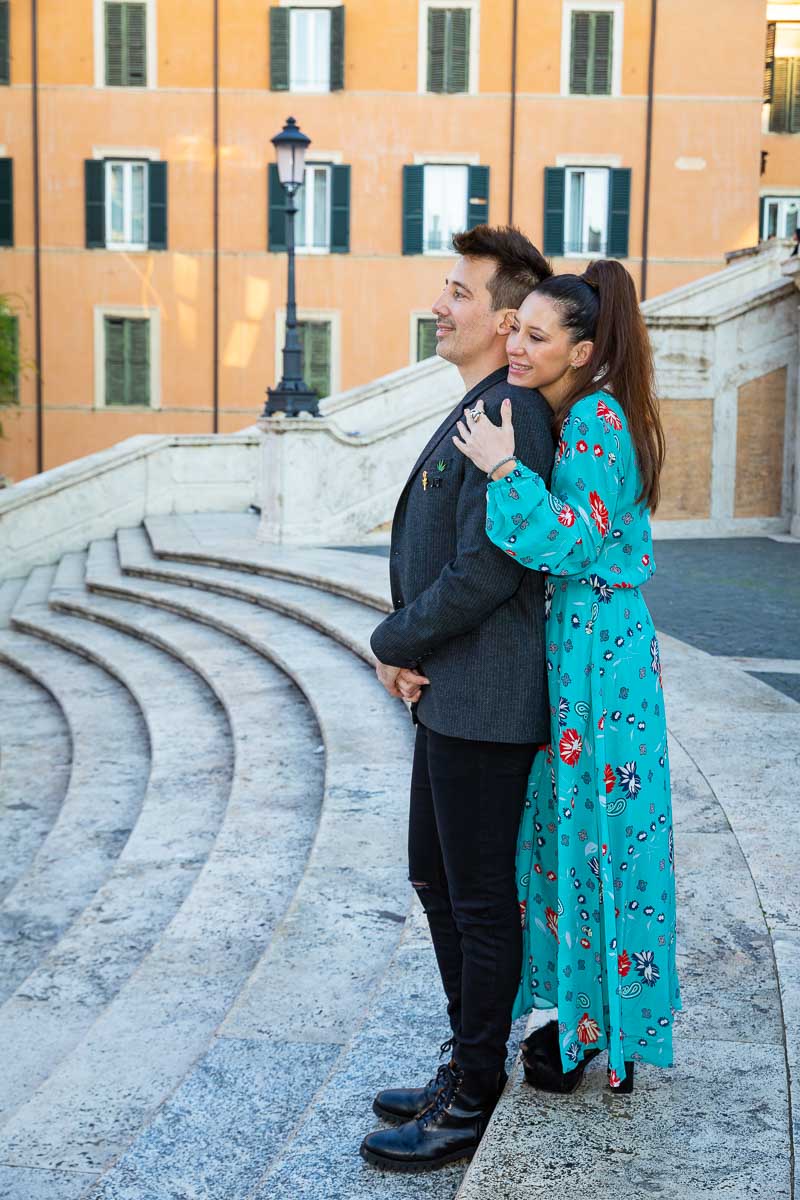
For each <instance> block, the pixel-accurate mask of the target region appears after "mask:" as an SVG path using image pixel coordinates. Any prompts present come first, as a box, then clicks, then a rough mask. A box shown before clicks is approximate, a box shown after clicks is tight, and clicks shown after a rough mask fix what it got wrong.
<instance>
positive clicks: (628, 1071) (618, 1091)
mask: <svg viewBox="0 0 800 1200" xmlns="http://www.w3.org/2000/svg"><path fill="white" fill-rule="evenodd" d="M615 1078H616V1072H615V1071H612V1070H609V1072H608V1088H609V1091H610V1092H612V1094H613V1095H615V1096H630V1094H631V1092H632V1091H633V1063H632V1062H628V1060H627V1058H626V1059H625V1078H624V1079H623V1080H622V1082H621V1083H613V1082H612V1080H613V1079H615Z"/></svg>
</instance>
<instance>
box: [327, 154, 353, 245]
mask: <svg viewBox="0 0 800 1200" xmlns="http://www.w3.org/2000/svg"><path fill="white" fill-rule="evenodd" d="M349 252H350V168H349V167H338V166H335V167H332V168H331V254H348V253H349Z"/></svg>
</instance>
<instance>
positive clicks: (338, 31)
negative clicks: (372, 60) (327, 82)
mask: <svg viewBox="0 0 800 1200" xmlns="http://www.w3.org/2000/svg"><path fill="white" fill-rule="evenodd" d="M343 87H344V5H341V6H340V7H339V8H332V9H331V91H332V92H340V91H341V90H342V88H343Z"/></svg>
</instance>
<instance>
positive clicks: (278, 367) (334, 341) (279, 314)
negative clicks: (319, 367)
mask: <svg viewBox="0 0 800 1200" xmlns="http://www.w3.org/2000/svg"><path fill="white" fill-rule="evenodd" d="M297 320H298V322H301V321H328V322H330V327H331V395H332V396H336V395H337V394H338V393H339V392H340V391H341V387H342V378H341V359H342V314H341V312H340V311H339V309H337V308H301V309H298V312H297ZM285 339H286V309H285V308H278V309H276V310H275V375H274V378H275V379H281V378H282V377H283V343H284V341H285Z"/></svg>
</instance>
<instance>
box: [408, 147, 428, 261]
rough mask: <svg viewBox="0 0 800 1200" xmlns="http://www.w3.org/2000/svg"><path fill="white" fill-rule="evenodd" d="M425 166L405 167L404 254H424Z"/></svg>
mask: <svg viewBox="0 0 800 1200" xmlns="http://www.w3.org/2000/svg"><path fill="white" fill-rule="evenodd" d="M424 195H425V168H424V167H403V254H422V225H423V215H424V210H423V205H424Z"/></svg>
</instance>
